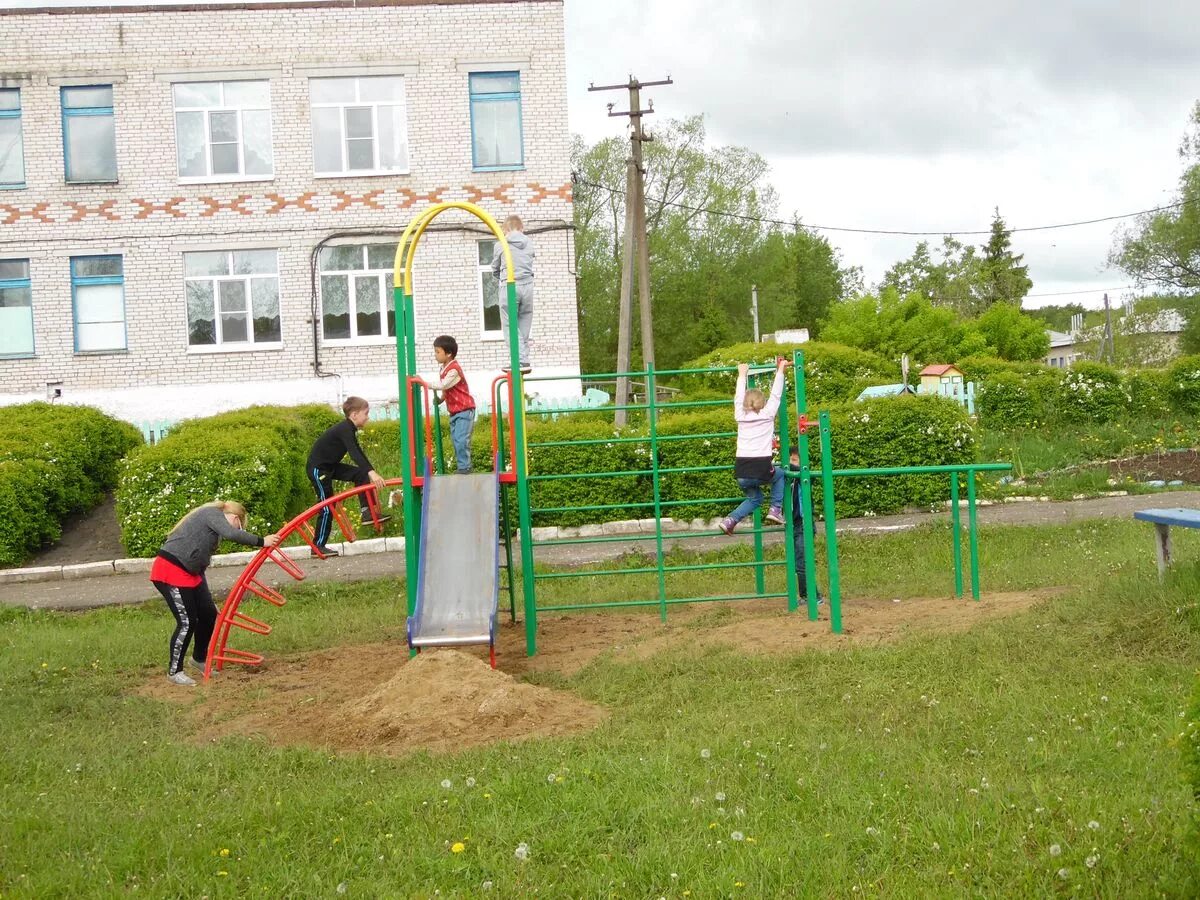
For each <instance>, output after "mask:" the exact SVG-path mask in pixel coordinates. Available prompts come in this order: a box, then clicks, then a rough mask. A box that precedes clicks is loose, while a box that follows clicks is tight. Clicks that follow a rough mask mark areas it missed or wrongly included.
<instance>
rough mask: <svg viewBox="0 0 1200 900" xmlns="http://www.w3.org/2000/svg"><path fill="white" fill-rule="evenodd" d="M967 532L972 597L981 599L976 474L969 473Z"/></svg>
mask: <svg viewBox="0 0 1200 900" xmlns="http://www.w3.org/2000/svg"><path fill="white" fill-rule="evenodd" d="M967 530H968V540H969V542H970V545H971V597H972V598H974V599H975V600H978V599H979V526H978V523H977V522H976V520H975V473H974V472H968V473H967Z"/></svg>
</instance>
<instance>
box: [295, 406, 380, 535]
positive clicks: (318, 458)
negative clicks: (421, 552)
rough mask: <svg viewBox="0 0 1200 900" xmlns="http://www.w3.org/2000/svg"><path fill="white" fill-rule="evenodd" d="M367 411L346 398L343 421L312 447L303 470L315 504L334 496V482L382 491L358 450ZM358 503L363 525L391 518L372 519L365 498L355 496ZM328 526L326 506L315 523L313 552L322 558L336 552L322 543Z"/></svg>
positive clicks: (369, 407)
mask: <svg viewBox="0 0 1200 900" xmlns="http://www.w3.org/2000/svg"><path fill="white" fill-rule="evenodd" d="M370 411H371V405H370V404H369V403H367V401H366V400H364V399H363V398H362V397H347V398H346V402H345V403H343V404H342V412H343V413H345V414H346V418H345V419H343V420H342V421H340V422H338V423H337V424H336V425H332V426H330V427H329V428H327V429H325V432H324V433H323V434H322V435H321V436H320V437H319V438H317V440H316V443H314V444H313V447H312V450H310V451H309V453H308V464H307V465H306V466H305V470H306V472H307V473H308V480H309V481H311V482H312V485H313V488H314V489H315V490H316V492H317V500H318V501H320V500H325V499H326V498H328V497H331V496H333V495H334V494H335V493H337V492H336V491H335V490H334V489H333V482H334V481H335V480H336V481H351V482H353V483H354V484H356V485H359V486H360V487H361V486H362V485H364V484H373V485H374V486H375V489H376V491H379V490H382V489H383V488H384V487H385V483H384V480H383V477H382V476H381V475H380V474H379V473H378V472H376V471H375V467H374V466H372V465H371V461H370V460H369V459H367V454H365V453H363V449H362V447H360V446H359V445H358V430H359V429H360V428H362V427H363V426H364V425H366V424H367V416H368V414H369V413H370ZM347 453H349V454H350V459H351V460H352V461H353V463H354V465H352V466H348V465H346V464H345V463H343V462H342V459H343V458H345V456H346V454H347ZM358 500H359V503H360V505H361V506H362V520H363V523H364V524H366V523H371V522H374V524H376V525H380V524H382V523H384V522H386V521H387V520H388V519H390V518H391V516H383V515H381V516H380V517H379V518H377V519H376V518H374V517H373V516H372V515H371V509H370V507H369V506H368V505H367V495H366V494H359V495H358ZM332 524H333V513H331V512H330V511H329V507H328V506H326V507H325V508H324V509H322V510H321V514H320V516H319V517H318V519H317V534H316V541H315V543H316V545H317V550H318V552H319V553H320V554H321V555H322V556H337V555H338V552H337V551H336V550H332V549H330V548H329V547H327V546H325V542H326V541H327V540H329V531H330V528H331V527H332Z"/></svg>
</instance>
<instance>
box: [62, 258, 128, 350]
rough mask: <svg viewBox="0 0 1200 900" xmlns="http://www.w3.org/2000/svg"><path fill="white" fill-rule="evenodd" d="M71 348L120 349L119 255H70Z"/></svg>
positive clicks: (122, 338) (122, 270)
mask: <svg viewBox="0 0 1200 900" xmlns="http://www.w3.org/2000/svg"><path fill="white" fill-rule="evenodd" d="M71 298H72V306H73V308H74V311H75V351H76V352H77V353H105V352H111V351H116V350H124V349H125V347H126V336H125V267H124V262H123V260H122V259H121V257H119V256H72V257H71Z"/></svg>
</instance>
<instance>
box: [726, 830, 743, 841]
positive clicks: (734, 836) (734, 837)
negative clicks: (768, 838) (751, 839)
mask: <svg viewBox="0 0 1200 900" xmlns="http://www.w3.org/2000/svg"><path fill="white" fill-rule="evenodd" d="M729 839H730V840H731V841H744V840H745V839H746V836H745V835H744V834H742V833H741V832H740V831H735V832H734V833H733V834H731V835H730V836H729Z"/></svg>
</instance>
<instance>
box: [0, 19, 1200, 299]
mask: <svg viewBox="0 0 1200 900" xmlns="http://www.w3.org/2000/svg"><path fill="white" fill-rule="evenodd" d="M44 5H56V6H65V5H77V4H73V3H71V2H69V0H67V2H64V0H49V2H45V0H17V2H4V0H0V6H44ZM566 22H567V78H568V92H569V105H570V123H571V129H572V131H575V132H577V133H579V134H582V135H583V136H584V137H585V138H587V139H589V140H596V139H599V138H602V137H605V136H608V135H611V134H622V133H623V122H624V120H622V119H610V118H608V117H607V115H606V110H605V103H607V102H608V101H610V100H620V99H621V98H620V97H619V96H618V95H614V94H589V93H588V92H587V86H588V84H589V83H590V82H595V83H596V84H611V83H615V82H620V81H623V80H624V79H625V78H626V77H627V76H628V75H630V74H631V73H632V74H634V75H636V76H638V77H639V78H640V79H642V80H643V81H651V80H656V79H659V78H662V77H663V76H665V75H667V74H669V75H671V77H672V78H673V79H674V80H675V84H674V85H671V86H669V87H659V88H654V89H652V90H650V91H649V92H648V94H647V96H649V97H651V98H653V99H654V101H655V109H656V111H657V112H656V115H658V116H662V117H667V116H670V117H684V116H689V115H693V114H696V113H702V114H703V115H704V116H705V118H706V122H707V127H708V134H709V137H710V140H711V141H712V142H714V143H720V144H740V145H743V146H746V147H750V148H752V149H753V150H756V151H758V152H759V153H761V154H762V155H763V156H764V157H766V159H767V160H768V161H769V162H770V164H771V176H770V177H771V181H772V183H773V184H774V185H775V187H776V189H777V190H778V192H779V196H780V213H781V214H782V217H783V218H788V217H790V216H791V214H792V213H793V212H794V213H798V214H799V215H800V216H801V218H802V219H803V220H804V222H806V223H808V224H812V225H835V226H848V227H855V228H877V229H892V230H913V231H939V232H940V231H943V230H951V231H954V230H968V229H970V230H976V229H986V228H987V227H988V225H989V223H990V221H991V214H992V209H993V208H994V207H996V206H999V207H1000V212H1001V214H1002V215H1003V216H1004V219H1005V221H1006V222H1007V223H1008V224H1009V225H1010V226H1011V227H1014V228H1016V227H1021V226H1034V225H1046V224H1054V223H1059V222H1069V221H1075V220H1080V219H1092V218H1099V217H1102V216H1109V215H1115V214H1119V213H1127V212H1134V211H1136V210H1141V209H1145V208H1147V207H1150V206H1155V205H1157V204H1159V203H1163V202H1166V201H1168V200H1169V199H1170V198H1171V197H1172V195H1173V193H1174V191H1175V186H1176V183H1177V179H1178V176H1179V173H1180V171H1181V162H1180V160H1179V157H1178V155H1177V152H1176V149H1177V147H1178V145H1179V139H1180V137H1181V136H1182V134H1183V131H1184V129H1185V127H1186V124H1187V119H1188V114H1189V111H1190V109H1191V107H1192V104H1193V103H1195V102H1196V100H1197V99H1200V0H1140V2H1137V0H990V2H988V3H986V4H983V3H964V2H962V0H839V2H830V0H724V2H716V0H566ZM0 55H2V51H0ZM622 108H623V106H622ZM649 121H650V122H651V124H652V123H653V119H651V120H649ZM1114 227H1115V223H1101V224H1096V225H1089V226H1083V227H1079V228H1070V229H1062V230H1057V231H1049V232H1035V233H1030V234H1020V233H1018V234H1015V235H1013V244H1014V248H1015V249H1016V250H1017V252H1021V253H1024V254H1025V261H1026V262H1027V263H1028V264H1029V271H1030V275H1031V277H1032V278H1033V281H1034V286H1033V291H1032V293H1033V294H1035V295H1036V294H1043V295H1044V294H1055V293H1059V292H1068V291H1071V292H1074V291H1084V292H1085V293H1081V294H1078V295H1074V296H1054V297H1036V296H1035V297H1032V298H1030V299H1028V300H1027V301H1026V305H1029V306H1036V305H1042V304H1045V303H1063V302H1070V301H1079V302H1083V303H1084V304H1085V305H1089V306H1095V305H1098V304H1099V303H1100V294H1101V293H1102V292H1103V291H1104V290H1105V289H1113V288H1120V287H1121V286H1124V285H1127V284H1128V283H1129V279H1128V278H1127V276H1125V275H1124V273H1122V272H1120V271H1118V270H1111V269H1109V268H1108V267H1107V263H1106V258H1107V255H1108V251H1109V249H1110V247H1111V246H1112V240H1113V230H1114ZM825 233H826V234H827V236H828V237H829V239H830V240H831V241H832V242H833V243H834V244H835V245H836V246H837V247H839V248H840V249H841V251H842V254H843V257H844V260H845V261H846V262H847V263H849V264H853V265H860V266H862V267H863V269H864V273H865V276H866V279H867V282H868V284H871V283H874V282H876V281H878V279H879V278H880V277H881V276H882V275H883V273H884V271H885V270H886V269H887V268H888V267H889V266H890V265H891V264H892V263H894V262H895V261H897V260H899V259H903V258H905V257H907V256H909V255H910V254H911V253H912V249H913V247H914V245H915V243H916V242H917V241H918V240H920V238H910V237H896V236H880V235H852V234H840V233H837V232H825ZM930 240H931V241H932V242H934V243H938V242H940V238H938V237H932V238H930ZM964 240H971V241H973V242H976V243H979V242H982V240H984V238H982V237H978V238H964ZM1110 293H1112V294H1113V295H1114V299H1115V298H1117V297H1120V296H1122V295H1125V294H1128V293H1129V292H1128V291H1122V290H1115V291H1113V290H1110Z"/></svg>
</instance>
